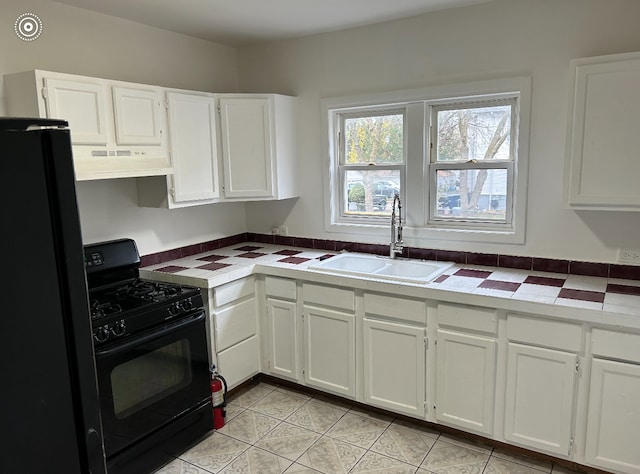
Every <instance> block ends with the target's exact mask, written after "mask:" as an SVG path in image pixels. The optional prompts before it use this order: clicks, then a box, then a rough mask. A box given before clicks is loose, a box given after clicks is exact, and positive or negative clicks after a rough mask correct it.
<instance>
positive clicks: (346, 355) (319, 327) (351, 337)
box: [303, 305, 356, 398]
mask: <svg viewBox="0 0 640 474" xmlns="http://www.w3.org/2000/svg"><path fill="white" fill-rule="evenodd" d="M303 311H304V316H303V318H304V348H305V383H306V384H307V385H309V386H311V387H316V388H319V389H322V390H326V391H328V392H332V393H335V394H338V395H342V396H345V397H349V398H354V397H355V396H356V344H355V342H356V318H355V315H354V314H349V313H345V312H342V311H336V310H333V309H326V308H317V307H314V306H307V305H305V306H304V310H303Z"/></svg>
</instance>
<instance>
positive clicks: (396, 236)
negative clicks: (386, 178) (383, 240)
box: [389, 192, 404, 258]
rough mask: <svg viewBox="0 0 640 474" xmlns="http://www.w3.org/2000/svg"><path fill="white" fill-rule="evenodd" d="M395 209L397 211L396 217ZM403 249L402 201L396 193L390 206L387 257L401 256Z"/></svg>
mask: <svg viewBox="0 0 640 474" xmlns="http://www.w3.org/2000/svg"><path fill="white" fill-rule="evenodd" d="M396 208H397V209H398V214H397V215H396ZM396 219H397V222H396ZM403 249H404V242H403V241H402V201H401V200H400V194H398V193H397V192H396V193H395V194H394V196H393V204H392V205H391V242H390V243H389V257H391V258H396V255H398V254H402V250H403Z"/></svg>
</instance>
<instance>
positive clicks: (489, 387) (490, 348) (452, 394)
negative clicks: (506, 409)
mask: <svg viewBox="0 0 640 474" xmlns="http://www.w3.org/2000/svg"><path fill="white" fill-rule="evenodd" d="M436 357H437V362H436V367H437V375H436V419H437V420H438V421H439V422H441V423H443V424H446V425H449V426H453V427H456V428H462V429H464V430H466V431H472V432H474V433H479V434H483V435H486V436H489V437H490V436H491V435H492V434H493V416H494V392H495V383H496V382H495V366H496V341H495V340H494V339H493V338H488V337H484V336H478V335H471V334H462V333H459V332H453V331H448V330H443V329H438V338H437V351H436Z"/></svg>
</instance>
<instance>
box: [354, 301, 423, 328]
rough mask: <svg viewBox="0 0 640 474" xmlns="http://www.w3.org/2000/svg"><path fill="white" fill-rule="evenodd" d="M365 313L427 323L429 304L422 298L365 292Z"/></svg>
mask: <svg viewBox="0 0 640 474" xmlns="http://www.w3.org/2000/svg"><path fill="white" fill-rule="evenodd" d="M364 312H365V314H371V315H378V316H385V317H388V318H393V319H401V320H404V321H411V322H413V323H418V324H421V325H425V324H427V305H426V303H425V302H424V301H422V300H412V299H406V298H398V297H395V296H390V295H379V294H375V293H365V294H364Z"/></svg>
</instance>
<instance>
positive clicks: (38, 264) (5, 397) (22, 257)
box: [0, 119, 106, 474]
mask: <svg viewBox="0 0 640 474" xmlns="http://www.w3.org/2000/svg"><path fill="white" fill-rule="evenodd" d="M28 122H29V123H34V124H36V125H39V126H44V127H49V126H54V127H56V126H59V125H60V122H61V121H44V120H42V119H34V120H29V121H28ZM21 129H22V130H21ZM0 150H2V164H1V166H2V169H3V176H4V177H5V179H4V184H5V186H6V187H7V190H8V192H7V193H6V194H5V196H6V197H7V198H8V199H6V202H5V204H4V205H3V206H2V223H3V232H2V262H3V267H4V268H3V270H4V272H5V275H6V276H7V277H8V278H6V280H7V284H6V285H8V286H4V287H5V288H6V292H5V298H4V302H3V316H4V317H3V318H2V321H3V331H2V334H3V335H4V339H5V340H4V341H3V343H2V344H0V360H1V361H2V366H3V373H2V378H1V379H0V380H2V386H3V390H2V391H0V419H2V420H3V422H2V423H1V424H0V426H1V428H0V433H1V435H0V437H1V438H2V439H3V446H2V450H3V452H5V453H11V455H10V456H0V472H52V471H53V472H65V473H76V472H77V473H87V472H91V473H94V474H95V473H106V467H105V458H104V448H103V443H102V429H101V423H100V413H99V408H98V407H99V405H98V392H97V383H96V372H95V359H94V355H93V344H92V333H91V322H90V314H89V303H88V296H87V287H86V278H85V273H84V253H83V248H82V238H81V231H80V222H79V217H78V209H77V202H76V195H75V180H74V173H73V163H72V156H71V145H70V139H69V131H68V130H63V129H56V128H53V129H40V130H38V129H31V130H29V131H26V126H25V125H24V123H22V124H21V123H20V122H19V121H17V120H15V119H11V120H0Z"/></svg>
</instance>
